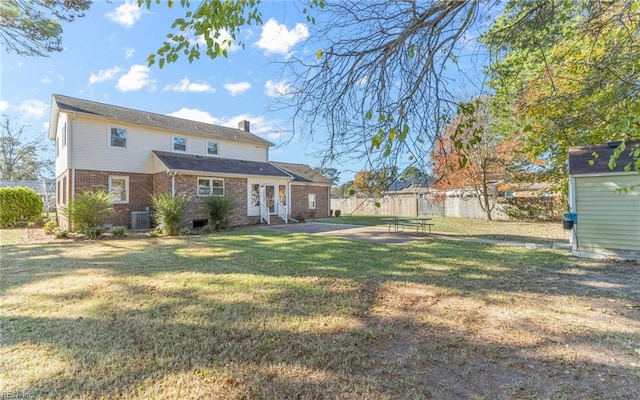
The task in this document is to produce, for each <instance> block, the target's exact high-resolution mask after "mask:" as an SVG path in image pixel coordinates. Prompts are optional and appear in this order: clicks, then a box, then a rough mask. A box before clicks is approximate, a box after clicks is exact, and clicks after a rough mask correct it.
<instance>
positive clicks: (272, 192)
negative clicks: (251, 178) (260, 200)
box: [264, 185, 276, 214]
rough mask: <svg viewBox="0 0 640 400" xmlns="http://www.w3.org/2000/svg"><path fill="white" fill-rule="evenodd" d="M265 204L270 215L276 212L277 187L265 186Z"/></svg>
mask: <svg viewBox="0 0 640 400" xmlns="http://www.w3.org/2000/svg"><path fill="white" fill-rule="evenodd" d="M264 197H265V204H266V206H267V208H268V209H269V214H275V212H276V188H275V185H264Z"/></svg>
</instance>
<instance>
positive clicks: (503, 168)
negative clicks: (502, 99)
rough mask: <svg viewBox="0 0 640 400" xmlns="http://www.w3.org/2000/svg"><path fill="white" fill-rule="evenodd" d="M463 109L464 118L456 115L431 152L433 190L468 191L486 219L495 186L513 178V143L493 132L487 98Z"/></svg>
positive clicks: (493, 123) (493, 204)
mask: <svg viewBox="0 0 640 400" xmlns="http://www.w3.org/2000/svg"><path fill="white" fill-rule="evenodd" d="M467 107H470V110H469V111H468V112H467V114H468V115H459V116H458V117H456V118H455V120H454V121H453V122H452V123H451V124H449V125H448V126H447V127H446V128H445V129H444V131H443V133H442V135H441V137H440V138H439V139H438V140H437V142H436V145H435V146H434V150H433V152H432V156H431V157H432V159H433V168H432V171H433V174H434V175H435V177H436V179H437V183H436V188H438V189H441V190H448V189H463V188H470V189H471V190H472V191H473V193H474V194H475V197H476V198H477V200H478V203H479V205H480V207H481V209H482V210H483V211H484V213H485V215H486V218H487V220H491V219H492V217H491V212H492V211H493V208H494V207H495V204H496V203H495V202H492V201H491V199H492V198H495V197H496V195H497V186H498V184H500V183H502V182H504V181H506V180H511V179H513V178H515V175H516V174H515V172H516V170H517V169H516V168H514V163H515V161H516V159H515V157H514V151H515V149H516V147H517V144H516V143H515V142H513V141H512V140H511V139H510V138H508V137H505V136H501V135H500V134H497V133H496V126H499V124H500V123H499V121H496V119H495V118H493V117H492V115H491V111H490V107H489V99H487V98H484V99H480V100H478V101H475V102H473V103H469V104H468V105H467Z"/></svg>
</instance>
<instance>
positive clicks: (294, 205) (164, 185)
mask: <svg viewBox="0 0 640 400" xmlns="http://www.w3.org/2000/svg"><path fill="white" fill-rule="evenodd" d="M110 175H118V176H128V177H129V203H127V204H114V211H113V213H112V214H111V215H110V216H109V217H108V219H107V224H112V225H123V226H126V227H128V228H131V212H133V211H145V210H146V209H147V207H149V208H151V207H152V206H153V203H152V199H151V195H152V194H162V193H169V192H171V180H172V178H171V176H170V175H169V174H167V173H165V172H160V173H157V174H153V175H152V174H134V173H122V172H111V171H88V170H76V185H75V193H76V194H81V193H82V192H83V191H85V190H98V189H104V190H108V187H109V176H110ZM64 178H66V192H67V193H66V200H67V203H69V201H71V189H72V183H71V173H70V171H69V170H67V171H65V172H64V173H63V174H61V175H60V176H59V177H58V178H57V179H56V189H57V188H58V186H59V187H60V188H61V189H60V191H62V187H63V184H62V182H63V179H64ZM197 178H198V175H176V176H175V189H176V193H185V194H186V195H187V196H188V198H189V202H188V204H187V208H186V210H185V213H184V215H183V218H182V221H181V223H180V228H189V229H191V228H193V222H194V221H196V220H203V219H208V215H207V209H206V205H205V198H203V197H198V196H197ZM224 187H225V195H226V196H230V197H231V198H233V199H234V201H235V212H234V213H233V215H232V216H231V226H240V225H250V224H256V223H259V220H260V219H259V217H249V216H247V190H248V188H247V179H245V178H224ZM309 193H315V194H316V201H317V205H316V209H315V210H310V209H309V200H308V194H309ZM328 193H329V190H328V188H327V187H326V186H311V185H309V186H307V185H292V187H291V199H290V204H291V212H290V215H291V216H292V217H293V218H299V217H300V216H302V217H303V218H304V219H309V218H326V217H328V209H329V194H328ZM57 194H58V196H57V199H59V200H58V201H59V204H58V211H59V212H58V225H59V226H60V228H61V229H65V230H68V229H69V224H68V220H67V219H66V218H65V217H64V214H63V212H61V210H62V209H64V204H63V203H62V202H63V199H64V198H65V195H64V194H63V193H57Z"/></svg>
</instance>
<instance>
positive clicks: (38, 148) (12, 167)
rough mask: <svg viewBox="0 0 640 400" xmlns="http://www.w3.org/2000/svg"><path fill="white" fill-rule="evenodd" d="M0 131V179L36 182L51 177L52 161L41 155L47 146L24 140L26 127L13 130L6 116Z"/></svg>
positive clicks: (0, 123) (35, 141) (40, 141)
mask: <svg viewBox="0 0 640 400" xmlns="http://www.w3.org/2000/svg"><path fill="white" fill-rule="evenodd" d="M0 129H1V130H2V133H1V136H0V179H2V180H7V181H14V180H15V181H36V180H39V179H40V178H44V177H47V176H51V173H52V171H51V169H52V166H53V161H52V160H50V159H48V158H47V157H45V156H44V155H43V154H45V152H46V150H47V146H46V145H45V144H44V143H43V141H42V140H37V139H31V140H29V139H28V138H26V137H25V129H26V127H25V126H24V125H22V126H20V127H19V128H14V127H13V126H12V125H11V121H10V119H9V117H7V116H6V115H3V116H2V121H1V122H0Z"/></svg>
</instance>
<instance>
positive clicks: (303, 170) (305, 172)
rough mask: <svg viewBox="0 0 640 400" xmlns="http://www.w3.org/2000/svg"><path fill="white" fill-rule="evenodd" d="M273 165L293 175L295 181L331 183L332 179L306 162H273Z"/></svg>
mask: <svg viewBox="0 0 640 400" xmlns="http://www.w3.org/2000/svg"><path fill="white" fill-rule="evenodd" d="M272 164H273V165H275V166H276V167H278V168H280V169H282V170H283V171H285V172H287V173H288V174H289V175H291V176H293V181H294V182H305V183H318V184H323V185H331V184H332V183H333V182H332V181H331V179H329V178H327V177H325V176H323V175H321V174H319V173H318V172H316V171H315V170H313V168H311V167H310V166H308V165H305V164H291V163H283V162H275V161H274V162H272Z"/></svg>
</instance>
